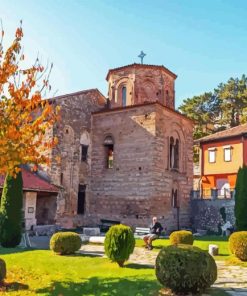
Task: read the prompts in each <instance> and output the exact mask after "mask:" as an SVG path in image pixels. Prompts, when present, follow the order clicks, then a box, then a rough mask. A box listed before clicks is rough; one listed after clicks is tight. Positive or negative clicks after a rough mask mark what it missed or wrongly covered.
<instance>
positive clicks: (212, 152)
mask: <svg viewBox="0 0 247 296" xmlns="http://www.w3.org/2000/svg"><path fill="white" fill-rule="evenodd" d="M208 162H210V163H214V162H216V150H215V149H209V150H208Z"/></svg>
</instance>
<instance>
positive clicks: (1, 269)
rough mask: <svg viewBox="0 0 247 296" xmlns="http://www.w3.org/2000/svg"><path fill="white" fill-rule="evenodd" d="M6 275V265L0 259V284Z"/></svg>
mask: <svg viewBox="0 0 247 296" xmlns="http://www.w3.org/2000/svg"><path fill="white" fill-rule="evenodd" d="M6 273H7V269H6V263H5V261H4V260H3V259H1V258H0V284H1V283H2V282H3V281H4V279H5V278H6Z"/></svg>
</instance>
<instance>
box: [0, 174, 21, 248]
mask: <svg viewBox="0 0 247 296" xmlns="http://www.w3.org/2000/svg"><path fill="white" fill-rule="evenodd" d="M22 185H23V184H22V173H21V172H19V173H18V174H17V176H16V177H13V176H10V175H7V176H6V179H5V182H4V188H3V193H2V199H1V208H0V211H1V227H0V242H1V245H2V246H3V247H6V248H13V247H16V246H17V245H19V243H20V241H21V235H22V204H23V193H22Z"/></svg>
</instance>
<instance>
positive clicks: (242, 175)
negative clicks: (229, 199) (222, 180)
mask: <svg viewBox="0 0 247 296" xmlns="http://www.w3.org/2000/svg"><path fill="white" fill-rule="evenodd" d="M246 184H247V167H246V166H244V167H243V168H240V169H239V170H238V175H237V181H236V193H235V209H234V211H235V217H236V226H237V230H238V231H241V230H247V186H246Z"/></svg>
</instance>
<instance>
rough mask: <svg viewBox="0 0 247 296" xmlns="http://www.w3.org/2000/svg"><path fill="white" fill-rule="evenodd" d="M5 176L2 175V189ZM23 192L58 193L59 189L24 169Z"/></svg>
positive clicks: (0, 179)
mask: <svg viewBox="0 0 247 296" xmlns="http://www.w3.org/2000/svg"><path fill="white" fill-rule="evenodd" d="M4 179H5V176H3V175H0V188H2V187H3V184H4ZM22 179H23V190H25V191H28V190H30V191H38V192H58V191H59V188H58V187H57V186H55V185H52V184H50V183H49V182H48V181H45V180H44V179H42V178H40V177H39V176H38V175H37V174H35V173H32V172H29V171H27V170H26V169H22Z"/></svg>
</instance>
